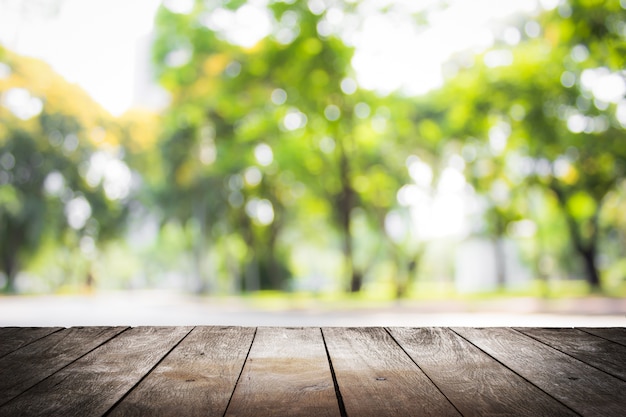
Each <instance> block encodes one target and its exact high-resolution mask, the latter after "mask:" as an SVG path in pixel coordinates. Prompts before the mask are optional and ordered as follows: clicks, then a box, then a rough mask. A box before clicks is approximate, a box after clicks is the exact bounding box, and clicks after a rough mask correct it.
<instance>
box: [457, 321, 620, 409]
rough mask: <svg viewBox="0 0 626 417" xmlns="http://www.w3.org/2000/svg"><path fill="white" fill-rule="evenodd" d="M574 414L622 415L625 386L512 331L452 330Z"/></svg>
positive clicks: (499, 329)
mask: <svg viewBox="0 0 626 417" xmlns="http://www.w3.org/2000/svg"><path fill="white" fill-rule="evenodd" d="M453 330H454V331H455V332H457V333H458V334H460V335H461V336H463V337H464V338H466V339H468V340H469V341H470V342H471V343H473V344H474V345H476V346H478V347H479V348H480V349H482V350H483V351H485V352H486V353H487V354H489V355H491V356H493V357H494V358H496V359H497V360H498V361H500V362H502V363H503V364H504V365H505V366H507V367H509V368H510V369H512V370H513V371H514V372H516V373H517V374H519V375H521V376H522V377H524V378H525V379H527V380H528V381H530V382H531V383H533V384H534V385H536V386H537V387H539V388H540V389H542V390H543V391H545V392H546V393H548V394H549V395H551V396H553V397H554V398H556V399H557V400H559V401H561V402H562V403H563V404H565V405H567V406H568V407H570V408H572V409H573V410H574V411H576V412H578V413H580V414H582V415H589V416H613V415H616V416H617V415H623V412H624V410H625V409H626V396H624V392H626V383H625V382H624V381H622V380H620V379H618V378H615V377H613V376H611V375H609V374H606V373H604V372H602V371H599V370H598V369H596V368H593V367H592V366H589V365H587V364H585V363H583V362H580V361H578V360H576V359H574V358H572V357H570V356H568V355H566V354H564V353H561V352H559V351H557V350H555V349H553V348H551V347H549V346H547V345H545V344H543V343H541V342H538V341H536V340H534V339H532V338H530V337H528V336H526V335H523V334H521V333H519V332H516V331H515V330H512V329H504V328H485V329H474V328H466V327H462V328H454V329H453Z"/></svg>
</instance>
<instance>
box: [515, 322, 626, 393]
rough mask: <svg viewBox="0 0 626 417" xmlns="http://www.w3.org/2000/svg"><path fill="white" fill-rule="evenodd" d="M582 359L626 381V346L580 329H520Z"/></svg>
mask: <svg viewBox="0 0 626 417" xmlns="http://www.w3.org/2000/svg"><path fill="white" fill-rule="evenodd" d="M516 330H517V331H519V332H522V333H524V334H526V335H528V336H531V337H533V338H535V339H537V340H539V341H540V342H543V343H545V344H547V345H548V346H552V347H553V348H555V349H558V350H560V351H561V352H563V353H566V354H568V355H570V356H572V357H574V358H576V359H578V360H580V361H583V362H585V363H587V364H589V365H591V366H593V367H595V368H598V369H600V370H602V371H604V372H606V373H609V374H611V375H613V376H615V377H617V378H619V379H621V380H622V381H626V346H622V345H620V344H618V343H610V342H609V343H607V341H606V340H605V339H602V338H600V337H598V336H594V335H591V334H589V333H585V332H583V331H582V330H577V329H553V328H552V329H539V328H532V329H531V328H519V329H516Z"/></svg>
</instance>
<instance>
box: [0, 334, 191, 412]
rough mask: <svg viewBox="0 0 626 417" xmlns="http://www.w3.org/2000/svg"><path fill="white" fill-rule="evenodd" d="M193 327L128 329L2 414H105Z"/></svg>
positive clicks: (5, 409) (61, 371)
mask: <svg viewBox="0 0 626 417" xmlns="http://www.w3.org/2000/svg"><path fill="white" fill-rule="evenodd" d="M190 330H191V328H189V327H136V328H131V329H129V330H126V331H125V332H123V333H121V334H119V335H118V336H117V337H115V338H113V339H111V340H109V341H108V342H107V343H105V344H104V345H102V346H100V347H99V348H98V349H95V350H93V351H91V352H90V353H88V354H87V355H85V356H83V357H82V358H80V359H79V360H77V361H75V362H73V363H71V364H70V365H69V366H66V367H65V368H63V369H61V370H60V371H58V372H56V373H55V374H53V375H51V376H50V377H48V378H47V379H45V380H44V381H42V382H40V383H39V384H37V385H35V386H34V387H32V388H31V389H29V390H28V391H26V392H25V393H23V394H22V395H20V396H18V397H16V398H14V399H13V400H11V401H10V402H8V403H7V404H5V405H4V406H2V407H0V416H70V415H73V416H79V415H80V416H97V415H102V414H104V413H105V412H106V411H107V410H108V409H110V408H111V406H113V405H114V404H115V403H116V402H117V401H118V400H119V399H120V398H121V397H122V396H123V395H124V394H126V392H128V391H129V390H130V389H131V388H132V387H133V386H135V384H137V383H138V382H139V380H140V379H141V378H142V377H144V375H146V373H148V372H149V371H150V370H151V369H152V368H153V367H154V366H155V365H156V364H157V363H158V361H159V360H161V359H162V358H163V357H164V356H165V355H166V354H167V353H168V352H169V351H170V350H171V349H172V348H173V347H174V346H175V345H176V343H178V342H179V341H180V340H181V339H182V338H183V337H185V336H186V335H187V333H189V331H190Z"/></svg>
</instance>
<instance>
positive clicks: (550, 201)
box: [0, 0, 626, 297]
mask: <svg viewBox="0 0 626 417" xmlns="http://www.w3.org/2000/svg"><path fill="white" fill-rule="evenodd" d="M333 4H334V5H333V8H334V9H335V10H340V11H341V15H342V16H344V18H345V19H347V18H353V19H357V20H358V19H359V18H362V16H359V15H358V14H357V12H356V6H355V3H354V2H350V1H345V2H342V1H336V2H334V3H333ZM243 7H246V2H245V1H237V2H235V1H197V2H196V3H195V6H194V7H193V9H192V10H191V11H190V12H189V13H177V12H174V11H172V10H170V9H168V8H166V7H161V8H160V9H159V12H158V14H157V17H156V37H155V41H154V45H153V58H154V68H155V71H156V74H157V76H158V80H159V83H160V84H161V86H163V87H164V88H165V89H166V90H167V91H168V92H169V94H170V97H171V103H170V105H169V107H168V108H167V109H166V110H165V111H163V112H162V114H159V115H158V116H156V115H151V114H146V113H141V112H131V113H128V114H126V115H125V116H123V117H122V118H119V119H117V120H115V119H113V118H111V117H110V116H108V115H107V114H106V113H105V112H103V111H102V110H101V109H100V108H99V107H98V106H97V105H96V104H95V103H93V102H92V101H91V100H90V99H89V98H88V97H86V96H85V95H84V93H82V92H81V91H80V90H78V89H77V88H76V87H73V86H70V85H67V84H66V83H64V82H63V81H62V80H60V79H59V78H58V77H57V76H56V75H54V74H53V73H52V71H51V70H50V69H49V68H47V67H45V66H43V65H42V64H41V63H38V62H36V61H35V60H30V59H26V58H22V57H18V56H16V55H14V54H12V53H11V52H9V51H6V50H0V62H1V63H2V65H4V66H6V67H7V68H9V71H10V73H9V74H8V75H7V76H6V77H4V78H2V79H0V94H1V95H2V98H3V103H4V104H3V105H2V106H0V121H1V122H2V124H1V126H0V146H1V147H0V175H1V176H0V221H1V223H0V244H1V245H2V246H1V247H0V255H1V259H0V267H1V268H2V270H3V271H4V276H5V280H6V288H7V289H8V290H12V289H13V288H14V286H15V279H16V276H17V272H18V271H19V270H20V268H27V267H30V268H31V270H32V271H35V272H37V274H40V275H48V276H49V277H52V276H56V277H57V278H49V280H51V281H53V282H54V283H55V284H54V285H52V287H54V288H59V287H62V286H63V285H67V284H68V283H69V281H68V278H67V277H68V276H71V275H72V274H75V273H76V271H75V269H76V268H74V270H72V265H74V266H76V265H83V266H81V267H80V268H79V269H80V272H79V273H78V275H79V276H80V277H79V278H77V280H78V282H86V283H87V284H88V285H93V283H94V279H95V278H94V276H96V277H97V279H98V285H99V286H101V287H105V288H106V287H108V286H116V285H118V286H133V285H142V286H143V285H159V283H158V282H155V280H156V278H155V277H159V278H158V279H159V280H160V281H161V282H160V284H163V282H167V281H168V280H169V281H171V282H172V285H179V284H180V282H181V281H182V282H183V283H184V285H185V286H186V287H187V288H189V289H191V290H194V291H200V292H203V291H206V292H213V293H220V292H241V291H255V290H259V289H278V290H289V289H305V290H311V291H321V290H324V289H327V288H334V289H340V290H344V291H350V292H359V291H360V290H361V289H362V288H363V286H364V285H370V286H371V287H376V286H378V287H379V288H393V292H394V294H395V296H397V297H402V296H406V295H408V294H415V291H418V290H417V288H418V287H419V286H421V287H423V288H425V287H427V286H428V284H425V283H423V282H421V281H418V277H421V278H420V280H425V281H428V277H429V276H431V277H432V276H444V277H448V279H449V280H452V279H453V277H454V276H455V274H456V273H457V271H455V268H456V267H458V266H457V265H456V264H455V261H454V253H453V252H454V250H455V248H456V247H458V246H459V245H460V244H461V243H462V242H463V241H466V240H469V239H473V238H474V239H476V238H482V239H486V240H487V241H488V242H490V245H491V246H492V247H493V251H494V252H493V253H494V255H493V256H492V257H487V258H485V259H486V260H481V259H478V260H474V261H475V262H477V263H481V262H490V261H489V259H493V262H495V266H494V270H495V276H496V284H497V286H498V287H501V288H505V287H506V285H507V283H508V281H509V279H510V277H509V273H510V267H509V266H508V265H509V263H508V261H507V258H508V257H509V256H510V250H509V249H507V248H508V245H509V244H510V242H514V243H515V245H514V246H515V248H516V250H517V252H518V253H519V257H520V258H521V259H522V261H523V262H524V264H525V265H526V267H527V268H528V269H529V270H530V271H531V275H532V276H533V277H534V278H535V279H537V280H539V282H549V281H551V280H552V279H553V278H555V277H558V276H565V277H575V278H582V279H584V280H585V281H586V282H587V283H588V285H589V287H590V288H592V289H596V290H597V289H600V287H601V285H602V284H603V283H604V285H605V287H606V286H607V284H606V283H610V286H612V287H623V283H624V274H625V273H626V269H625V268H626V266H625V265H624V262H623V261H622V260H621V259H622V258H623V257H624V251H625V250H626V220H625V219H626V217H625V216H624V215H623V213H624V212H625V210H626V201H625V195H626V194H625V193H626V181H625V177H624V176H625V175H626V137H625V128H626V98H625V97H624V93H625V91H626V88H624V86H625V85H626V81H625V77H626V75H625V74H626V72H625V71H626V67H625V62H624V57H626V11H625V10H624V2H623V1H621V2H620V1H619V0H606V1H588V0H587V1H579V0H570V1H567V2H561V3H560V4H559V6H558V7H556V8H554V9H553V10H550V11H547V12H545V13H542V14H540V15H538V16H517V17H516V18H514V19H511V21H509V22H508V24H509V25H510V28H513V29H514V30H515V31H516V33H518V34H519V35H520V40H519V42H513V43H511V42H506V41H505V40H498V41H496V43H495V44H494V45H493V47H492V48H491V49H489V50H488V51H485V52H484V53H482V54H480V55H478V56H475V57H472V62H473V64H472V65H467V59H466V58H467V57H464V56H459V57H456V58H454V57H453V58H452V59H451V61H450V62H449V63H448V65H449V67H450V68H452V71H448V72H449V75H448V78H447V79H446V82H445V84H444V85H443V87H441V88H440V89H438V90H436V91H433V92H431V93H428V94H425V95H422V96H419V97H407V96H405V95H403V94H401V93H400V92H398V93H392V94H390V95H387V96H380V95H377V94H375V93H373V92H371V91H367V90H364V89H362V88H360V87H359V86H358V84H357V83H356V81H355V80H356V74H355V72H354V69H353V68H352V66H351V60H352V57H353V53H354V50H353V48H352V47H350V46H349V44H348V43H346V42H345V41H344V40H342V38H341V37H340V36H339V35H338V34H336V33H333V32H332V31H329V30H328V29H324V24H325V22H326V21H325V19H326V14H327V13H328V12H329V11H328V10H324V9H319V10H318V9H316V8H314V7H309V6H308V3H307V2H289V1H278V0H276V1H269V2H268V5H267V13H268V14H269V16H270V18H269V21H270V22H271V24H272V25H273V26H272V28H271V29H270V34H269V35H267V36H265V37H264V38H262V39H261V40H260V41H258V42H254V44H253V45H248V46H241V45H238V44H237V43H236V42H234V41H233V40H232V39H230V38H229V36H230V35H229V34H228V33H227V32H226V31H225V30H223V28H219V27H217V26H219V25H216V23H215V22H212V21H211V19H212V16H213V17H214V16H217V15H218V14H219V13H222V14H223V13H229V12H233V11H238V10H241V8H243ZM416 25H428V22H427V19H426V18H425V17H424V16H423V15H420V16H416ZM435 41H436V40H435ZM240 43H241V42H240ZM416 76H419V74H416ZM42 79H45V80H47V81H46V82H45V83H43V84H45V85H43V84H42V82H41V80H42ZM38 80H39V81H38ZM620 89H621V90H620ZM61 91H63V92H61ZM16 94H17V96H16ZM20 94H21V96H19V95H20ZM10 97H17V98H18V99H20V97H22V98H21V99H22V100H26V101H28V100H30V101H28V102H29V103H30V104H29V105H28V106H26V107H24V106H22V110H20V109H19V108H12V107H11V99H10ZM24 97H26V98H25V99H24ZM24 109H26V110H24ZM29 109H30V111H32V114H22V113H20V112H21V111H22V112H23V111H26V112H28V111H29ZM446 187H447V188H446ZM434 201H435V202H436V201H440V204H439V205H437V204H435V203H433V202H434ZM468 201H470V202H471V204H469V203H467V202H468ZM461 204H465V205H464V207H466V208H467V206H472V207H474V209H472V210H469V209H468V210H466V211H467V213H466V216H465V220H466V221H465V223H463V224H461V225H460V226H456V228H455V227H452V226H449V225H446V221H445V216H443V219H444V220H443V221H442V220H441V217H440V220H439V222H438V223H433V220H429V219H432V218H434V217H432V216H431V217H430V218H429V217H427V216H425V214H424V213H425V212H426V211H428V210H430V211H437V210H440V211H441V212H442V213H443V214H446V213H451V214H450V216H451V217H450V222H454V219H452V214H454V213H455V212H454V209H456V207H455V205H459V206H460V205H461ZM425 210H426V211H425ZM450 210H452V211H450ZM429 221H430V222H431V223H432V224H430V225H429V224H425V223H428V222H429ZM151 227H152V228H153V229H151ZM446 227H450V228H451V229H449V230H453V231H454V233H452V234H448V235H446V233H438V232H437V230H434V231H433V228H435V229H436V228H439V229H445V228H446ZM446 230H448V229H446ZM440 232H441V230H440ZM112 239H113V240H112ZM107 242H113V243H114V244H112V245H111V244H107ZM120 248H128V250H124V249H122V250H120ZM129 253H132V254H133V255H131V254H129ZM62 254H65V255H63V256H66V257H68V259H69V261H66V262H65V263H64V262H63V261H62V258H63V257H62ZM36 255H38V256H36ZM44 255H45V256H44ZM125 257H128V258H129V259H126V260H124V258H125ZM54 258H56V262H54V261H53V260H54ZM78 258H80V259H82V260H83V261H84V262H82V263H81V262H78V261H73V260H74V259H78ZM49 264H54V265H56V267H55V268H60V269H59V271H60V272H58V273H56V275H55V272H54V270H55V269H54V268H52V269H47V270H45V268H46V267H45V266H43V267H42V265H49ZM63 265H65V266H63ZM107 265H114V267H108V266H107ZM38 268H39V269H38ZM69 271H72V272H71V273H69ZM64 276H65V278H64ZM443 281H444V282H443V284H444V285H448V284H446V279H444V280H443ZM113 283H115V284H113ZM176 283H178V284H176ZM448 283H449V282H448ZM165 285H167V284H165Z"/></svg>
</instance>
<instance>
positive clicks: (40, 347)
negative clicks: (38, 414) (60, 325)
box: [0, 327, 124, 405]
mask: <svg viewBox="0 0 626 417" xmlns="http://www.w3.org/2000/svg"><path fill="white" fill-rule="evenodd" d="M123 330H124V328H123V327H115V328H113V327H81V328H78V327H74V328H69V329H64V330H61V331H59V332H56V333H53V334H51V335H49V336H47V337H44V338H42V339H39V340H37V341H35V342H33V343H31V344H29V345H27V346H25V347H23V348H22V349H19V350H16V351H14V352H12V353H10V354H8V355H6V356H5V357H3V358H1V359H0V405H1V404H5V403H6V402H8V401H9V400H11V399H12V398H14V397H16V396H18V395H19V394H21V393H22V392H24V391H26V390H27V389H28V388H30V387H32V386H33V385H35V384H37V383H38V382H40V381H42V380H43V379H45V378H47V377H49V376H50V375H52V374H53V373H55V372H56V371H58V370H59V369H61V368H63V367H64V366H66V365H68V364H69V363H71V362H73V361H74V360H76V359H77V358H79V357H81V356H82V355H84V354H86V353H87V352H89V351H90V350H92V349H94V348H96V347H97V346H99V345H100V344H102V343H104V342H106V341H107V340H109V339H110V338H112V337H114V336H115V335H117V334H118V333H120V332H121V331H123Z"/></svg>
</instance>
